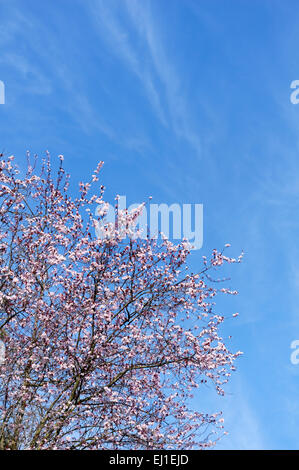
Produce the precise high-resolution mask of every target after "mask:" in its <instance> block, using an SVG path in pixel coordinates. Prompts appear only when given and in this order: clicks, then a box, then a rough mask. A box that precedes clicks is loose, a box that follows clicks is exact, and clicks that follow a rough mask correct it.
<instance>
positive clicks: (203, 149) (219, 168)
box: [0, 0, 299, 449]
mask: <svg viewBox="0 0 299 470" xmlns="http://www.w3.org/2000/svg"><path fill="white" fill-rule="evenodd" d="M0 18H1V28H0V80H2V81H3V82H4V83H5V91H6V95H5V98H6V102H5V104H4V105H0V151H1V150H4V151H5V152H6V153H9V154H14V155H15V156H16V157H17V160H18V162H22V161H24V159H25V157H24V156H25V152H26V150H30V151H31V152H32V153H38V154H42V153H44V151H45V150H49V151H50V152H51V154H52V155H53V156H55V155H58V154H63V155H64V157H65V165H66V167H67V169H68V170H69V171H70V172H71V174H72V177H73V182H74V183H76V182H78V181H79V180H85V179H86V180H87V179H89V175H90V174H91V172H92V170H93V169H94V167H95V166H96V163H97V162H98V161H99V160H104V161H105V166H104V170H103V173H102V178H103V184H105V186H106V187H107V193H106V194H107V198H108V199H109V198H112V197H114V196H115V195H116V194H123V195H126V196H127V199H128V202H129V203H134V202H138V201H143V200H146V199H147V197H148V196H150V195H151V196H153V198H154V201H155V202H157V203H161V202H165V203H168V204H170V203H173V202H177V203H202V204H203V205H204V244H203V248H202V249H201V250H199V251H194V252H193V253H192V257H191V264H192V267H194V269H195V268H196V267H198V266H199V265H200V263H201V257H202V256H203V255H208V254H209V252H210V250H211V249H213V248H215V247H216V248H219V249H221V248H222V247H223V245H224V244H225V243H228V242H229V243H231V245H232V247H231V249H230V250H231V254H232V255H233V256H238V254H239V253H240V252H241V250H242V249H243V250H244V251H245V253H246V255H245V258H244V262H243V263H242V265H238V266H232V267H231V269H230V270H229V274H230V275H231V278H232V280H231V281H230V283H229V285H231V286H232V287H234V288H237V289H238V290H239V292H240V294H239V296H238V297H232V298H230V299H224V298H223V299H221V298H219V300H218V303H217V309H218V310H219V311H223V312H224V313H230V312H231V313H233V312H235V311H238V312H240V317H238V319H236V320H234V321H231V322H228V324H227V326H226V329H225V334H230V333H231V334H232V335H233V340H232V347H233V348H235V350H239V349H240V350H242V351H244V356H243V357H242V358H240V359H239V361H238V371H237V372H236V373H235V374H234V377H233V379H232V381H231V383H230V385H229V386H228V387H227V392H228V394H227V396H226V397H225V398H221V399H219V398H217V396H216V395H215V393H214V392H213V391H212V390H210V389H207V390H206V391H205V393H201V394H200V396H198V397H197V398H196V399H195V406H197V407H198V409H203V408H204V409H209V410H210V409H211V410H213V411H216V410H219V409H223V411H224V418H225V424H226V429H227V430H228V432H229V435H228V436H227V437H225V438H224V439H223V440H222V441H221V442H220V443H219V444H218V445H217V448H225V449H231V448H234V449H253V448H256V449H258V448H260V449H271V448H272V449H296V448H298V447H299V442H298V432H297V426H298V425H297V423H298V421H299V403H298V379H299V365H298V366H296V365H293V364H291V362H290V354H291V349H290V344H291V342H292V341H293V340H295V339H298V338H299V311H298V301H299V295H298V286H299V267H298V259H299V256H298V255H299V249H298V244H297V240H298V233H299V231H298V228H299V218H298V202H299V172H298V170H299V158H298V150H299V140H298V136H299V105H294V104H292V103H291V102H290V94H291V91H292V90H291V89H290V84H291V82H292V81H293V80H296V79H299V56H298V47H297V44H298V42H299V13H298V2H297V1H296V0H284V1H283V2H282V1H278V0H263V1H261V0H229V1H228V0H227V1H225V0H171V1H170V0H151V1H148V0H103V1H101V0H90V1H89V0H56V1H51V2H50V1H48V2H40V1H38V0H27V1H26V2H23V1H15V0H9V1H8V0H0Z"/></svg>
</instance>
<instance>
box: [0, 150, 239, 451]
mask: <svg viewBox="0 0 299 470" xmlns="http://www.w3.org/2000/svg"><path fill="white" fill-rule="evenodd" d="M60 160H61V162H60V166H59V169H58V172H57V173H55V176H53V171H52V170H51V164H50V157H49V156H48V158H47V159H44V160H43V163H42V165H41V167H40V169H39V170H37V164H36V160H35V161H34V163H33V164H32V166H31V165H30V161H29V160H28V170H27V173H26V175H25V176H23V177H22V178H21V177H20V173H19V170H18V168H17V166H16V165H15V164H14V161H13V157H9V158H4V157H3V156H2V157H1V161H0V224H1V229H0V230H1V231H0V284H1V290H0V332H1V333H0V335H1V339H2V341H3V342H4V343H5V348H6V354H5V361H4V362H3V363H2V364H0V408H1V415H2V418H1V422H0V448H1V449H167V448H173V449H174V448H175V449H187V448H194V447H195V448H205V447H209V446H211V445H213V443H214V442H215V439H216V436H217V432H216V431H217V430H218V431H219V432H220V433H221V432H222V431H221V429H222V428H223V425H222V421H223V419H222V418H221V416H220V414H213V415H207V414H203V413H200V412H196V411H192V410H190V409H189V408H188V401H189V398H190V395H191V392H192V390H194V389H196V388H197V387H199V386H201V385H202V384H204V383H206V382H210V383H212V384H213V385H214V386H215V387H216V390H217V392H218V393H220V394H223V389H222V386H223V383H225V382H226V381H227V380H228V377H229V376H230V371H231V370H232V369H234V366H233V363H234V360H235V358H236V357H237V356H238V355H239V354H240V353H235V354H233V353H231V352H230V351H229V350H228V349H227V347H226V345H225V344H224V342H223V340H222V338H221V337H220V334H219V326H220V325H221V323H222V322H223V320H224V318H223V316H221V315H217V314H214V313H213V311H212V307H213V302H212V301H211V298H213V297H214V296H215V295H216V293H217V290H218V289H216V288H215V286H213V285H212V283H211V281H210V277H209V276H208V272H209V271H210V270H211V269H214V268H217V267H219V266H221V265H222V264H223V263H224V262H229V263H232V262H239V261H240V259H239V258H238V259H237V260H235V259H231V258H228V257H226V256H224V254H223V252H217V251H216V250H214V252H213V253H212V257H211V259H210V261H207V260H206V259H205V260H204V264H203V267H202V270H201V272H199V273H197V274H188V271H187V270H186V269H185V268H186V266H185V262H186V258H187V256H188V254H189V251H188V246H187V245H186V244H185V243H181V244H179V245H177V246H175V245H174V244H172V243H170V242H169V241H168V240H163V241H160V242H158V241H157V240H151V239H150V238H148V239H146V240H140V239H138V238H136V239H132V238H131V239H129V238H125V239H124V238H123V236H122V237H121V236H120V234H119V233H118V231H117V227H116V230H115V231H114V236H113V237H107V238H97V237H96V236H95V224H96V221H95V220H94V219H93V217H92V215H91V213H92V211H91V209H92V206H93V205H94V204H95V203H97V204H101V203H103V190H104V188H103V187H101V188H100V189H99V191H98V192H99V194H97V195H94V196H90V195H89V191H90V186H91V183H92V182H93V183H97V181H98V173H99V171H100V168H101V164H99V165H98V167H97V169H96V171H95V173H94V175H93V177H92V182H91V183H88V184H83V183H82V184H80V190H79V193H78V194H79V195H78V197H77V198H72V197H70V194H69V189H68V187H69V175H66V174H65V172H64V169H63V163H62V160H63V158H62V156H61V157H60ZM86 211H87V212H86ZM119 216H120V217H121V216H122V217H125V219H126V229H127V230H131V229H132V226H134V223H135V221H136V213H135V214H133V215H131V214H122V215H121V214H119ZM99 217H101V214H100V215H99ZM220 290H222V291H224V292H227V293H232V294H235V293H236V292H230V291H229V290H227V289H220Z"/></svg>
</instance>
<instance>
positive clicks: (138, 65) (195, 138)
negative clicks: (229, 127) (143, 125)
mask: <svg viewBox="0 0 299 470" xmlns="http://www.w3.org/2000/svg"><path fill="white" fill-rule="evenodd" d="M90 5H91V11H92V15H93V17H94V19H95V20H96V23H97V26H98V31H99V33H100V35H101V37H102V38H103V39H104V40H105V41H106V43H107V44H108V45H109V47H110V48H111V51H113V53H114V54H115V55H116V56H117V57H118V58H119V59H120V60H122V61H123V63H124V64H125V65H126V66H127V67H128V69H129V70H130V71H131V72H132V73H133V74H134V75H135V76H136V77H137V78H138V79H139V81H140V82H141V84H142V86H143V87H144V89H145V91H146V94H147V97H148V100H149V102H150V104H151V106H152V108H153V109H154V111H155V113H156V116H157V118H158V119H159V121H160V123H161V124H162V125H163V126H165V127H171V128H172V129H173V131H174V133H175V135H176V137H177V138H182V139H184V140H185V141H187V142H188V143H189V144H190V145H191V146H192V147H193V148H194V149H195V150H196V152H197V153H199V152H200V148H201V141H200V138H199V135H198V132H197V131H196V130H194V129H195V127H196V126H195V123H194V120H193V118H192V116H191V113H190V111H189V106H188V100H187V99H186V97H185V94H184V89H183V84H182V78H181V76H180V74H179V72H178V70H177V68H176V67H175V64H174V62H173V61H171V59H170V58H169V52H168V50H167V48H166V46H165V44H164V43H163V41H162V38H161V34H160V32H159V27H158V24H157V21H156V19H155V17H154V15H153V12H152V9H151V4H150V2H147V1H144V2H142V3H141V2H138V1H135V0H129V1H128V0H124V2H121V3H120V2H113V1H111V2H109V4H108V3H107V2H103V1H102V0H98V1H96V2H92V3H91V4H90ZM121 6H125V15H122V16H121V15H120V10H121ZM122 13H123V10H122ZM136 37H137V40H136ZM137 44H138V45H137Z"/></svg>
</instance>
